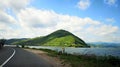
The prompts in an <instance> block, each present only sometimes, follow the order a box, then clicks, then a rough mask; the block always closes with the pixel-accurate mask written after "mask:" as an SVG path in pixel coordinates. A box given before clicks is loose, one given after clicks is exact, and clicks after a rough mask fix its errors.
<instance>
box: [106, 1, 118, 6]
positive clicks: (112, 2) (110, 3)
mask: <svg viewBox="0 0 120 67" xmlns="http://www.w3.org/2000/svg"><path fill="white" fill-rule="evenodd" d="M116 2H117V0H104V3H106V4H108V5H115V4H116Z"/></svg>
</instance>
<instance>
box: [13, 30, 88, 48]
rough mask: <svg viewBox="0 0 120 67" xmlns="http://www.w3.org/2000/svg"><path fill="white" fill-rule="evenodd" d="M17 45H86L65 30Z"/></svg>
mask: <svg viewBox="0 0 120 67" xmlns="http://www.w3.org/2000/svg"><path fill="white" fill-rule="evenodd" d="M14 44H19V45H42V46H67V47H87V44H86V43H85V42H84V41H83V40H82V39H80V38H78V37H77V36H75V35H73V34H72V33H70V32H68V31H65V30H57V31H55V32H53V33H51V34H49V35H47V36H44V37H37V38H33V39H28V40H22V41H19V42H15V43H14Z"/></svg>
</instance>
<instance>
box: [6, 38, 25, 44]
mask: <svg viewBox="0 0 120 67" xmlns="http://www.w3.org/2000/svg"><path fill="white" fill-rule="evenodd" d="M22 40H27V38H21V39H7V40H6V42H5V44H7V45H12V44H13V43H14V42H17V41H22Z"/></svg>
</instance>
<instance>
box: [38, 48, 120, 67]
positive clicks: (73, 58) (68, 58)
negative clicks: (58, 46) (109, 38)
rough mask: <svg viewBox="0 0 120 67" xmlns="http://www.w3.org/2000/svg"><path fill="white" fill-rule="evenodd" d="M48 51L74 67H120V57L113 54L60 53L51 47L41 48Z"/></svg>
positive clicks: (50, 54)
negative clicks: (50, 48)
mask: <svg viewBox="0 0 120 67" xmlns="http://www.w3.org/2000/svg"><path fill="white" fill-rule="evenodd" d="M39 50H42V51H45V52H48V55H49V56H52V57H59V58H60V59H62V60H64V62H63V63H64V64H65V63H70V64H71V66H72V67H120V58H118V57H113V56H95V55H90V56H89V55H71V54H67V53H63V54H62V53H58V52H56V51H53V50H49V49H39Z"/></svg>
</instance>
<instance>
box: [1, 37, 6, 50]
mask: <svg viewBox="0 0 120 67" xmlns="http://www.w3.org/2000/svg"><path fill="white" fill-rule="evenodd" d="M5 41H6V40H5V39H0V49H1V48H2V47H3V46H4V44H5Z"/></svg>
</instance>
